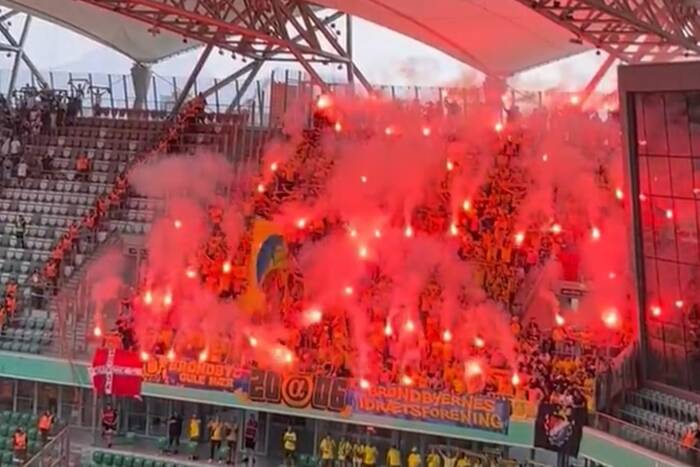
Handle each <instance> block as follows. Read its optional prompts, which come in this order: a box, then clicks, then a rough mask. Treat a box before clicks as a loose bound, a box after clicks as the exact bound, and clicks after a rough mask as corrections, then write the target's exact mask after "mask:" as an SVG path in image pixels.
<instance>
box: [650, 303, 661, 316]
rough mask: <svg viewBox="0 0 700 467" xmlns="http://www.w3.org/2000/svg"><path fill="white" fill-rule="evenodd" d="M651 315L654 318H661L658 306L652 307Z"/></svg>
mask: <svg viewBox="0 0 700 467" xmlns="http://www.w3.org/2000/svg"><path fill="white" fill-rule="evenodd" d="M651 315H652V316H653V317H654V318H658V317H659V316H661V307H660V306H658V305H654V306H652V307H651Z"/></svg>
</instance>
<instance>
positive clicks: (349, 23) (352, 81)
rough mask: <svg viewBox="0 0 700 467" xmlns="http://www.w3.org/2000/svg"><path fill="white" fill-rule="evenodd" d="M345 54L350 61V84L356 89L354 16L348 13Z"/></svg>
mask: <svg viewBox="0 0 700 467" xmlns="http://www.w3.org/2000/svg"><path fill="white" fill-rule="evenodd" d="M345 53H346V54H347V56H348V58H349V59H350V61H349V62H348V64H347V65H346V67H347V73H348V84H350V86H351V87H352V88H353V90H354V88H355V73H354V69H353V63H354V62H353V60H352V16H351V15H350V14H349V13H348V14H346V15H345Z"/></svg>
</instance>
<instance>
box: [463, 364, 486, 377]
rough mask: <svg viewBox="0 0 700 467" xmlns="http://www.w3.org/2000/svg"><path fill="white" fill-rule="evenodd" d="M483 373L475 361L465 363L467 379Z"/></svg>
mask: <svg viewBox="0 0 700 467" xmlns="http://www.w3.org/2000/svg"><path fill="white" fill-rule="evenodd" d="M483 372H484V370H483V369H482V368H481V365H480V364H479V362H477V361H476V360H472V361H470V362H467V364H466V373H467V376H469V377H472V376H478V375H480V374H482V373H483Z"/></svg>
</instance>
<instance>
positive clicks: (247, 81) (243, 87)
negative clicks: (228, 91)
mask: <svg viewBox="0 0 700 467" xmlns="http://www.w3.org/2000/svg"><path fill="white" fill-rule="evenodd" d="M263 63H264V62H255V63H252V64H251V65H253V67H252V68H251V69H250V71H249V73H248V76H246V79H245V80H244V81H243V84H242V85H241V87H240V88H238V89H237V90H236V95H235V96H234V98H233V100H232V101H231V104H230V105H229V106H228V109H226V113H232V112H233V111H234V110H236V107H238V105H239V104H240V102H241V99H242V98H243V95H244V94H245V92H246V91H247V90H248V88H249V87H250V85H251V84H252V83H253V80H254V79H255V77H256V76H257V74H258V72H259V71H260V68H262V66H263Z"/></svg>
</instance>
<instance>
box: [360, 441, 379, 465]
mask: <svg viewBox="0 0 700 467" xmlns="http://www.w3.org/2000/svg"><path fill="white" fill-rule="evenodd" d="M364 454H365V457H364V462H363V464H364V466H365V467H374V466H375V465H377V448H375V447H374V446H372V445H371V444H370V443H367V444H366V445H365V449H364Z"/></svg>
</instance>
